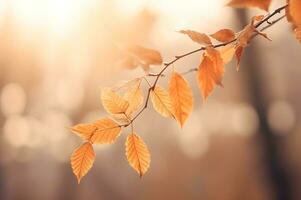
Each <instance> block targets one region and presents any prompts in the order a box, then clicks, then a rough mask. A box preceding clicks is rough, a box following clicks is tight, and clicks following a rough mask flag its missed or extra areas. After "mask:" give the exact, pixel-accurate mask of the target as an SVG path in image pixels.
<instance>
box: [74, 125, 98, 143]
mask: <svg viewBox="0 0 301 200" xmlns="http://www.w3.org/2000/svg"><path fill="white" fill-rule="evenodd" d="M96 129H97V128H96V126H95V125H94V124H77V125H75V126H73V127H72V128H71V131H72V132H73V133H75V134H77V135H78V136H79V137H81V138H82V139H83V140H90V138H91V136H92V135H93V133H94V131H95V130H96Z"/></svg>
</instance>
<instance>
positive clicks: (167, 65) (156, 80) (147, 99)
mask: <svg viewBox="0 0 301 200" xmlns="http://www.w3.org/2000/svg"><path fill="white" fill-rule="evenodd" d="M287 6H288V5H285V6H282V7H280V8H278V9H276V10H275V11H274V12H272V13H271V14H268V15H267V16H266V17H265V18H264V19H263V20H261V21H260V22H258V23H257V24H256V25H255V28H259V27H260V26H261V25H263V24H264V23H267V25H266V26H264V27H262V28H261V29H260V31H263V30H266V29H268V28H270V27H271V26H273V25H274V24H276V23H277V22H279V21H281V20H282V19H283V18H284V17H285V15H284V16H281V17H280V18H278V19H276V20H274V21H272V22H270V21H269V20H270V19H271V18H272V17H273V16H275V15H276V14H279V13H281V11H282V10H284V9H285V8H286V7H287ZM258 35H259V34H258V32H257V33H255V34H254V35H253V37H252V38H251V39H253V38H254V37H256V36H258ZM236 41H237V37H236V38H235V39H233V40H231V41H229V42H225V43H220V44H216V45H213V46H212V47H213V48H219V47H223V46H226V45H228V44H231V43H233V42H236ZM205 49H206V47H201V48H199V49H196V50H193V51H190V52H188V53H185V54H182V55H179V56H175V58H174V59H173V60H171V61H170V62H167V63H164V67H163V68H162V70H161V71H160V72H159V73H158V74H149V75H148V76H153V77H156V78H155V81H154V83H153V84H152V85H150V86H149V88H148V92H147V96H146V99H145V103H144V106H143V108H142V109H141V110H140V111H139V112H138V113H137V114H136V115H135V116H134V117H133V119H132V120H131V121H130V122H129V123H128V124H125V125H121V126H124V127H127V126H129V125H130V124H132V123H133V122H134V121H135V120H136V119H137V118H138V117H139V116H140V115H141V114H142V113H143V112H144V110H145V109H146V108H147V106H148V103H149V98H150V93H151V92H152V91H153V90H154V89H155V87H156V85H157V83H158V81H159V78H160V77H164V76H165V75H164V74H163V73H164V72H165V70H166V69H167V68H168V67H169V66H170V65H172V64H173V63H175V62H177V61H178V60H180V59H182V58H184V57H187V56H189V55H191V54H194V53H197V52H200V51H203V50H205ZM193 71H197V68H193V69H190V70H188V71H186V72H184V73H183V74H187V73H190V72H193Z"/></svg>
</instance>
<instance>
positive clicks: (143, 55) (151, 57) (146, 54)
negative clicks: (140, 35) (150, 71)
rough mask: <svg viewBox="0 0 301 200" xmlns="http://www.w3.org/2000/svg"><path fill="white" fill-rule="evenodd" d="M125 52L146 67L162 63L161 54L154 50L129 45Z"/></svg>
mask: <svg viewBox="0 0 301 200" xmlns="http://www.w3.org/2000/svg"><path fill="white" fill-rule="evenodd" d="M127 50H128V51H129V52H130V53H131V54H133V55H134V56H136V57H137V58H138V59H139V60H140V62H141V63H143V64H146V65H161V64H162V62H163V59H162V56H161V54H160V53H159V52H158V51H156V50H154V49H149V48H145V47H142V46H139V45H129V46H128V47H127Z"/></svg>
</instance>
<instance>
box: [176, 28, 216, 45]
mask: <svg viewBox="0 0 301 200" xmlns="http://www.w3.org/2000/svg"><path fill="white" fill-rule="evenodd" d="M179 32H180V33H183V34H186V35H188V36H189V37H190V39H191V40H192V41H194V42H196V43H199V44H205V45H211V44H212V42H211V40H210V38H209V36H208V35H206V34H204V33H199V32H197V31H192V30H181V31H179Z"/></svg>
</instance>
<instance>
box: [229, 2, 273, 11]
mask: <svg viewBox="0 0 301 200" xmlns="http://www.w3.org/2000/svg"><path fill="white" fill-rule="evenodd" d="M271 2H272V0H231V1H230V2H229V3H228V4H227V5H228V6H231V7H238V8H249V7H257V8H260V9H262V10H265V11H268V10H269V7H270V4H271Z"/></svg>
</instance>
